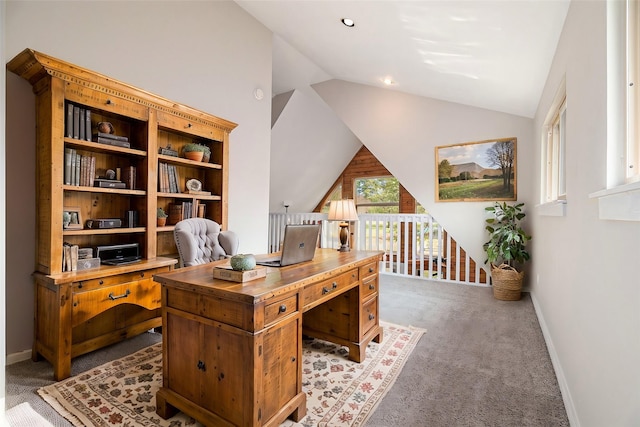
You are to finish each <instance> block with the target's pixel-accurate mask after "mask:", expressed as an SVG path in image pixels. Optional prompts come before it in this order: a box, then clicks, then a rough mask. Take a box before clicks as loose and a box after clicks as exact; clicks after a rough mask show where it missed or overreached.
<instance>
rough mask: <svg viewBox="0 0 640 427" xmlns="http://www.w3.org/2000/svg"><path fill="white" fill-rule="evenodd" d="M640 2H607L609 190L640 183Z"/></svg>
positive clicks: (629, 0) (636, 0) (637, 0)
mask: <svg viewBox="0 0 640 427" xmlns="http://www.w3.org/2000/svg"><path fill="white" fill-rule="evenodd" d="M638 3H639V0H627V1H608V2H607V188H614V187H617V186H621V185H624V184H629V183H632V182H635V181H640V103H639V100H640V95H639V93H638V92H639V91H640V87H639V85H640V65H639V62H640V51H639V49H640V10H639V9H640V6H639V5H638Z"/></svg>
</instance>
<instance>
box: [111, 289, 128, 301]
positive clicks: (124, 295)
mask: <svg viewBox="0 0 640 427" xmlns="http://www.w3.org/2000/svg"><path fill="white" fill-rule="evenodd" d="M130 293H131V291H130V290H129V289H127V290H126V292H125V293H124V294H122V295H117V296H114V295H113V292H109V299H110V300H111V301H115V300H117V299H120V298H126V297H128V296H129V294H130Z"/></svg>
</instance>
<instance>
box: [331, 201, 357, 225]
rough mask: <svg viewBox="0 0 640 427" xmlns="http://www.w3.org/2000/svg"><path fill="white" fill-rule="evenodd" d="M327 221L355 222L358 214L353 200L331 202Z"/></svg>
mask: <svg viewBox="0 0 640 427" xmlns="http://www.w3.org/2000/svg"><path fill="white" fill-rule="evenodd" d="M328 219H329V221H357V220H358V213H357V212H356V205H355V204H354V203H353V199H344V200H332V201H331V204H330V205H329V217H328Z"/></svg>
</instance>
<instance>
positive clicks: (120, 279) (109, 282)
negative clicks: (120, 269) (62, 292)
mask: <svg viewBox="0 0 640 427" xmlns="http://www.w3.org/2000/svg"><path fill="white" fill-rule="evenodd" d="M168 271H169V267H162V268H153V269H150V270H143V271H134V272H131V273H124V274H118V275H116V276H107V277H101V278H99V279H91V280H82V281H80V282H75V283H74V284H73V293H74V294H76V293H79V292H87V291H93V290H96V289H103V288H106V287H109V286H113V285H117V284H120V283H129V282H135V281H137V280H145V279H150V278H153V275H154V274H159V273H166V272H168ZM158 286H159V285H158Z"/></svg>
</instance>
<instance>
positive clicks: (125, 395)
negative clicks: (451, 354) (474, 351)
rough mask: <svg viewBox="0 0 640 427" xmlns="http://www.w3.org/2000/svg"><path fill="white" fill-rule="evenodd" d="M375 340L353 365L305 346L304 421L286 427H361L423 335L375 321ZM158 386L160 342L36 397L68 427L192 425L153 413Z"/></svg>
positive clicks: (324, 349) (340, 355) (318, 344)
mask: <svg viewBox="0 0 640 427" xmlns="http://www.w3.org/2000/svg"><path fill="white" fill-rule="evenodd" d="M381 325H382V326H383V328H384V334H383V338H384V339H383V341H382V343H380V344H377V343H373V342H372V343H371V344H369V346H368V348H367V352H366V354H367V358H366V360H365V361H364V362H363V363H356V362H352V361H350V360H348V359H347V358H346V354H347V350H346V348H344V347H341V346H338V345H335V344H332V343H328V342H325V341H321V340H308V341H305V343H304V347H303V378H302V388H303V391H304V392H305V393H306V394H307V415H306V417H305V418H304V419H303V420H302V421H301V422H300V423H294V422H293V421H290V420H288V421H285V423H283V424H282V426H283V427H285V426H286V427H293V426H331V425H340V426H345V427H346V426H353V427H355V426H362V425H364V423H365V421H366V420H367V418H368V416H369V415H370V414H371V413H372V412H373V410H374V409H375V407H376V406H377V404H378V403H379V402H380V400H381V399H382V397H383V396H384V395H385V393H386V392H387V391H388V390H389V388H390V387H391V385H393V383H394V382H395V380H396V378H397V377H398V374H399V373H400V371H401V370H402V367H403V366H404V364H405V362H406V360H407V358H408V356H409V355H410V354H411V352H412V350H413V349H414V347H415V345H416V343H417V342H418V340H419V339H420V337H421V336H422V335H423V333H424V332H425V331H424V330H423V329H418V328H412V327H403V326H398V325H393V324H389V323H384V322H382V323H381ZM161 384H162V345H161V343H158V344H155V345H152V346H150V347H147V348H145V349H142V350H140V351H138V352H136V353H134V354H132V355H129V356H126V357H123V358H121V359H118V360H115V361H112V362H109V363H106V364H104V365H101V366H98V367H96V368H94V369H91V370H89V371H87V372H84V373H82V374H79V375H77V376H75V377H71V378H68V379H66V380H64V381H60V382H58V383H55V384H52V385H49V386H46V387H42V388H40V389H39V390H38V393H39V394H40V395H41V396H42V397H43V399H45V400H46V401H47V402H48V403H49V404H50V405H51V406H52V407H53V408H54V409H55V410H56V411H57V412H58V413H60V414H61V415H62V416H64V417H65V418H67V419H68V420H69V421H70V422H71V423H73V424H74V425H76V426H102V425H109V426H131V427H133V426H149V425H157V426H167V427H180V426H200V424H199V423H197V422H196V421H194V420H193V419H191V418H190V417H188V416H186V415H185V414H183V413H179V414H177V415H176V416H174V417H172V418H170V419H168V420H163V419H162V418H160V417H159V416H158V415H157V414H156V412H155V410H156V407H155V395H156V391H157V390H158V388H159V387H160V386H161Z"/></svg>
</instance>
